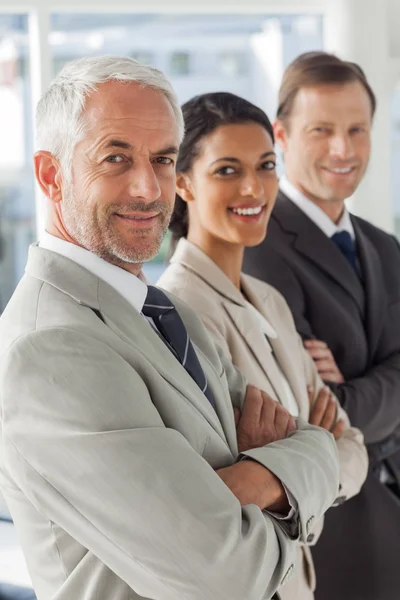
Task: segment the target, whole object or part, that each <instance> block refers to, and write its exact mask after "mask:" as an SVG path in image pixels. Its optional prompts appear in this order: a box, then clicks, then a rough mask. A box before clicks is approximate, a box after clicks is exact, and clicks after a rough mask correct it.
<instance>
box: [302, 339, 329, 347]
mask: <svg viewBox="0 0 400 600" xmlns="http://www.w3.org/2000/svg"><path fill="white" fill-rule="evenodd" d="M304 346H305V347H306V348H322V349H323V348H327V347H328V345H327V344H325V342H322V341H321V340H305V342H304Z"/></svg>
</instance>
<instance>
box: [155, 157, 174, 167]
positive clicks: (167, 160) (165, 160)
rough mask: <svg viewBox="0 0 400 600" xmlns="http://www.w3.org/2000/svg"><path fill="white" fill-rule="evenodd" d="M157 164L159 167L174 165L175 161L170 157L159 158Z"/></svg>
mask: <svg viewBox="0 0 400 600" xmlns="http://www.w3.org/2000/svg"><path fill="white" fill-rule="evenodd" d="M156 163H158V164H159V165H173V164H174V161H173V159H172V158H169V156H157V158H156Z"/></svg>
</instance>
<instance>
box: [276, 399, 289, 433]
mask: <svg viewBox="0 0 400 600" xmlns="http://www.w3.org/2000/svg"><path fill="white" fill-rule="evenodd" d="M290 416H291V415H290V414H289V413H288V411H287V410H286V409H285V408H283V406H281V405H280V404H277V407H276V411H275V421H274V425H275V432H276V439H278V440H283V439H284V438H285V437H286V435H287V429H288V424H289V421H290Z"/></svg>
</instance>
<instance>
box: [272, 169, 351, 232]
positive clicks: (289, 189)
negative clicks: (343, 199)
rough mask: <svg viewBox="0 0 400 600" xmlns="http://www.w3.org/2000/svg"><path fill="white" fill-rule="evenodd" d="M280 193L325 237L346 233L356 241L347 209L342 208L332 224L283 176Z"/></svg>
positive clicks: (280, 182)
mask: <svg viewBox="0 0 400 600" xmlns="http://www.w3.org/2000/svg"><path fill="white" fill-rule="evenodd" d="M279 187H280V189H281V191H282V192H283V193H284V194H285V196H287V197H288V198H289V200H291V202H293V204H296V206H297V207H298V208H299V209H300V210H301V211H302V212H303V213H304V214H305V215H307V217H308V218H309V219H311V221H313V222H314V223H315V225H317V227H319V228H320V229H321V230H322V231H323V233H325V235H327V236H328V237H332V236H333V235H334V234H335V233H338V232H339V231H347V232H348V233H349V234H350V235H351V239H352V240H353V241H354V240H355V239H356V236H355V233H354V228H353V224H352V222H351V219H350V213H349V211H348V210H347V208H346V207H345V208H344V211H343V214H342V216H341V217H340V220H339V222H338V223H337V224H336V223H334V222H333V221H332V220H331V219H330V218H329V217H328V215H327V214H325V213H324V211H323V210H322V209H321V208H320V207H319V206H317V205H316V204H315V203H314V202H313V201H312V200H310V199H309V198H307V196H305V195H304V194H303V193H302V192H300V191H299V190H298V189H297V188H296V187H295V186H294V185H293V184H292V183H291V182H290V181H289V179H288V178H287V177H286V176H285V175H284V176H283V177H281V179H280V181H279Z"/></svg>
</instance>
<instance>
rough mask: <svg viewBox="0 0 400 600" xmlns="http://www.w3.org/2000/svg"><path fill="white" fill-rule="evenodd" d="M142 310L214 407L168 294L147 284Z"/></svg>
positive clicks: (192, 349)
mask: <svg viewBox="0 0 400 600" xmlns="http://www.w3.org/2000/svg"><path fill="white" fill-rule="evenodd" d="M142 312H143V314H144V315H145V316H146V317H151V318H152V319H153V322H154V324H155V326H156V327H157V329H158V331H159V332H160V333H161V336H162V337H163V338H164V341H166V342H167V343H168V344H169V345H170V347H171V348H172V350H173V351H174V354H175V355H176V357H177V358H178V360H179V362H180V363H181V364H182V366H183V367H185V369H186V371H187V372H188V373H189V375H190V376H191V377H192V379H194V381H195V382H196V383H197V385H198V386H199V388H200V389H201V391H202V392H203V394H205V395H206V396H207V399H208V400H209V402H210V403H211V405H212V406H213V407H214V408H215V403H214V397H213V394H212V392H211V390H210V389H209V387H208V382H207V378H206V376H205V374H204V371H203V369H202V367H201V364H200V362H199V359H198V358H197V355H196V352H195V350H194V348H193V346H192V342H191V341H190V338H189V334H188V332H187V331H186V327H185V325H184V324H183V321H182V319H181V317H180V316H179V313H178V311H177V310H176V308H175V306H174V305H173V304H172V302H171V300H170V299H169V298H168V296H167V295H166V294H164V292H162V291H161V290H160V289H158V288H156V287H154V286H152V285H149V286H148V290H147V297H146V301H145V303H144V305H143V310H142Z"/></svg>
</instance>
